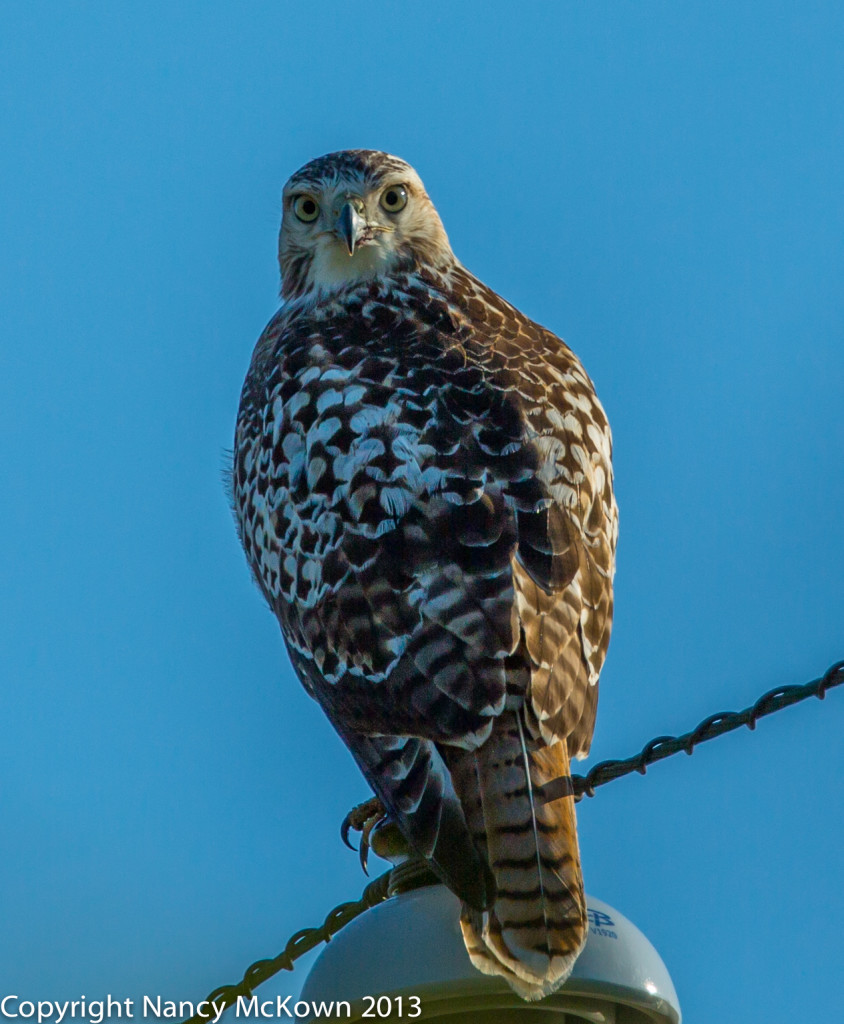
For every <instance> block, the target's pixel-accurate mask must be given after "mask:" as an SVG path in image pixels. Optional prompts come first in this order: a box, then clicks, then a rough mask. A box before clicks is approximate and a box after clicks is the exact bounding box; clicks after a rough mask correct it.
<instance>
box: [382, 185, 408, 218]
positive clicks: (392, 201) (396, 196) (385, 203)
mask: <svg viewBox="0 0 844 1024" xmlns="http://www.w3.org/2000/svg"><path fill="white" fill-rule="evenodd" d="M381 206H382V207H383V208H384V209H385V210H386V211H387V213H398V212H399V210H403V209H404V208H405V206H407V189H406V188H405V187H404V185H390V187H389V188H388V189H385V191H384V195H382V196H381Z"/></svg>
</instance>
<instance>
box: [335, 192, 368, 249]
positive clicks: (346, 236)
mask: <svg viewBox="0 0 844 1024" xmlns="http://www.w3.org/2000/svg"><path fill="white" fill-rule="evenodd" d="M365 227H366V221H365V220H364V219H363V217H361V215H360V213H358V210H357V207H356V206H355V204H354V203H352V202H348V203H344V204H343V209H342V210H341V211H340V215H339V216H338V218H337V223H336V224H335V226H334V232H335V234H336V235H337V236H338V238H341V239H342V240H343V242H344V244H345V246H346V248H347V249H348V250H349V255H350V256H354V254H355V246H356V245H357V242H358V239H359V238H360V236H361V234H362V233H363V229H364V228H365Z"/></svg>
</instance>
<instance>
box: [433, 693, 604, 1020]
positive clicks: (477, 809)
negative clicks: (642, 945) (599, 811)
mask: <svg viewBox="0 0 844 1024" xmlns="http://www.w3.org/2000/svg"><path fill="white" fill-rule="evenodd" d="M448 760H449V767H450V770H451V775H452V780H453V782H454V786H455V789H456V791H457V794H458V796H459V798H460V801H461V803H462V805H463V811H464V813H465V815H466V819H467V822H468V824H469V828H470V830H471V832H472V836H473V839H474V840H475V842H476V843H477V845H478V847H479V848H480V849H481V850H482V852H483V853H484V855H485V857H486V860H487V862H488V863H489V865H490V867H491V868H492V872H493V875H494V876H495V883H496V886H497V896H496V900H495V904H494V905H493V907H492V908H491V910H489V911H487V912H479V911H477V910H473V909H472V908H471V907H469V906H468V905H466V904H464V908H463V914H462V916H461V922H460V923H461V928H462V930H463V939H464V941H465V943H466V948H467V950H468V952H469V956H470V958H471V960H472V963H473V964H474V965H475V967H477V968H478V970H480V971H482V972H483V973H484V974H497V975H501V976H502V977H504V978H505V979H506V980H507V982H508V983H509V985H510V986H511V987H512V988H513V989H514V990H515V991H516V992H517V993H518V994H519V995H520V996H522V997H523V998H524V999H529V1000H533V999H541V998H542V997H543V996H545V995H548V994H549V993H551V992H553V991H555V990H556V989H557V988H559V987H560V985H562V984H563V982H564V981H565V980H566V978H568V976H569V974H570V973H571V970H572V968H573V966H574V962H575V960H576V959H577V957H578V955H579V953H580V951H581V949H582V948H583V945H584V942H585V941H586V930H587V921H586V900H585V897H584V894H583V878H582V875H581V870H580V854H579V851H578V846H577V826H576V821H575V814H574V798H573V797H563V798H561V799H559V800H554V801H552V802H550V803H545V802H544V801H543V800H542V799H541V795H540V794H541V787H542V786H544V785H545V784H546V783H547V782H550V781H551V780H552V779H556V778H559V777H560V776H567V775H568V774H569V757H568V752H567V750H566V745H565V743H564V742H563V743H556V744H554V746H552V747H548V746H546V745H545V744H544V743H542V741H538V742H537V741H536V740H534V739H533V738H532V737H531V736H530V735H528V733H527V730H526V728H525V726H524V724H523V722H522V716H521V713H519V712H514V713H512V714H509V713H505V714H504V715H502V716H501V718H500V719H499V720H498V721H497V722H496V724H495V727H494V729H493V732H492V735H491V736H490V738H489V739H488V740H487V741H486V743H484V744H483V746H482V747H481V748H480V749H479V750H476V751H456V750H454V749H453V748H452V750H451V751H449V755H448Z"/></svg>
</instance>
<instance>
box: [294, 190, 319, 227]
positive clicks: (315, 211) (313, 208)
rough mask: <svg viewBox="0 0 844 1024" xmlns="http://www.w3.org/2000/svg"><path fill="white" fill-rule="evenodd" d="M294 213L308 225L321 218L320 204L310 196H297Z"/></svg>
mask: <svg viewBox="0 0 844 1024" xmlns="http://www.w3.org/2000/svg"><path fill="white" fill-rule="evenodd" d="M293 212H294V213H295V214H296V216H297V217H298V218H299V220H303V221H304V222H305V223H306V224H309V223H310V222H311V221H312V220H316V219H317V217H318V216H319V203H318V202H317V201H316V200H315V199H311V197H310V196H296V198H295V199H294V200H293Z"/></svg>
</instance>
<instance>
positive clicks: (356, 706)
mask: <svg viewBox="0 0 844 1024" xmlns="http://www.w3.org/2000/svg"><path fill="white" fill-rule="evenodd" d="M279 263H280V267H281V282H282V283H281V295H282V299H283V300H284V301H283V306H282V308H281V310H280V312H278V313H277V314H276V316H275V317H273V319H272V320H271V321H270V323H269V325H268V326H267V328H266V330H265V331H264V333H263V334H262V336H261V338H260V339H259V341H258V344H257V346H256V348H255V351H254V354H253V357H252V362H251V365H250V368H249V372H248V374H247V377H246V381H245V384H244V386H243V392H242V396H241V402H240V411H239V414H238V420H237V432H236V439H235V450H234V462H233V481H232V482H233V495H234V504H235V512H236V519H237V523H238V529H239V533H240V539H241V541H242V544H243V547H244V550H245V552H246V557H247V559H248V561H249V564H250V566H251V568H252V571H253V573H254V576H255V579H256V581H257V583H258V586H259V587H260V589H261V591H262V592H263V595H264V597H265V598H266V600H267V602H268V604H269V606H270V608H271V609H272V611H273V612H274V613H275V615H276V617H277V618H278V621H279V624H280V626H281V630H282V633H283V636H284V640H285V643H286V645H287V649H288V651H289V654H290V659H291V661H292V663H293V667H294V668H295V670H296V673H297V675H298V676H299V678H300V680H301V681H302V683H303V684H304V686H305V689H306V690H307V692H308V693H309V694H310V695H311V696H312V697H314V698H315V699H316V700H317V701H318V702H319V703H320V705H321V706H322V708H323V710H324V711H325V713H326V715H327V716H328V718H329V720H330V722H331V724H332V725H333V726H334V728H335V729H336V731H337V732H338V733H339V735H340V737H341V738H342V739H343V741H344V742H345V743H346V745H347V746H348V748H349V750H350V751H351V753H352V755H353V757H354V759H355V760H356V762H357V764H358V765H359V766H360V768H361V770H362V772H363V774H364V775H365V776H366V778H367V780H368V781H369V783H370V785H371V786H372V789H373V790H374V792H375V793H376V795H377V796H378V797H379V798H380V800H381V802H382V803H383V805H384V807H385V808H386V809H387V811H388V812H389V814H390V815H391V816H392V817H393V818H394V819H395V820H396V822H397V823H398V825H399V827H400V828H401V830H402V831H403V833H404V835H405V837H406V839H407V841H408V842H409V844H410V845H411V846H412V847H413V848H414V849H415V850H416V851H417V852H418V853H419V854H420V855H422V856H423V857H425V858H427V859H428V861H429V862H430V864H431V866H432V867H433V869H434V870H435V871H436V872H437V874H438V875H439V877H440V878H441V879H442V880H443V882H444V883H445V884H446V885H447V886H448V887H449V888H450V889H451V890H452V891H453V892H454V893H456V894H457V896H459V897H460V898H461V900H462V901H463V910H462V913H461V927H462V932H463V937H464V939H465V943H466V948H467V950H468V952H469V956H470V957H471V960H472V962H473V963H474V964H475V966H476V967H477V968H478V969H479V970H481V971H483V972H484V973H487V974H496V975H501V976H503V977H504V978H505V979H506V980H507V982H508V983H509V984H510V985H511V987H512V988H513V989H514V990H515V991H516V992H517V993H518V994H519V995H521V996H522V997H523V998H525V999H539V998H541V997H542V996H543V995H546V994H548V993H550V992H553V991H554V990H555V989H556V988H558V987H559V986H560V985H561V984H562V983H563V982H564V981H565V979H566V978H567V977H568V975H569V973H570V972H571V969H572V966H573V964H574V961H575V960H576V958H577V956H578V954H579V952H580V950H581V949H582V947H583V944H584V942H585V938H586V931H587V920H586V904H585V899H584V894H583V882H582V875H581V868H580V857H579V852H578V845H577V832H576V824H575V813H574V800H573V798H572V797H571V796H564V797H562V798H559V799H550V800H546V799H543V787H544V786H545V785H546V784H547V783H548V782H550V781H551V780H553V779H557V778H560V777H566V776H568V775H569V759H570V758H572V757H583V756H585V755H586V753H587V752H588V750H589V744H590V742H591V737H592V731H593V727H594V720H595V708H596V703H597V696H598V673H599V672H600V670H601V666H602V664H603V661H604V656H605V654H606V650H607V645H608V642H609V637H610V625H611V619H612V579H613V573H614V562H615V544H616V536H617V522H618V517H617V511H616V505H615V501H614V498H613V491H612V466H611V437H610V429H609V426H608V423H607V419H606V416H605V414H604V411H603V409H602V407H601V404H600V403H599V401H598V399H597V397H596V395H595V391H594V388H593V386H592V383H591V381H590V379H589V377H588V376H587V375H586V372H585V371H584V370H583V368H582V366H581V364H580V362H579V361H578V360H577V358H576V356H575V355H574V354H573V353H572V352H571V350H570V349H569V348H568V347H567V346H566V345H565V344H564V343H563V342H562V341H561V340H560V339H559V338H557V337H556V336H555V335H553V334H552V333H551V332H550V331H548V330H546V329H545V328H543V327H540V326H539V325H538V324H535V323H534V322H533V321H531V320H529V319H528V318H527V317H526V316H524V315H523V314H522V313H520V312H519V311H518V310H517V309H515V308H514V307H513V306H511V305H510V304H509V303H507V302H505V301H504V299H502V298H501V297H500V296H499V295H497V294H496V293H495V292H494V291H492V290H491V289H490V288H488V287H487V286H486V285H484V284H482V283H481V282H480V281H479V280H478V279H477V278H476V277H474V276H473V275H472V274H471V273H470V272H469V271H468V270H466V268H465V267H463V265H462V264H461V263H460V262H459V261H458V260H457V259H456V257H455V256H454V254H453V253H452V250H451V246H450V245H449V242H448V238H447V236H446V233H445V230H444V228H443V225H442V222H441V221H440V218H439V216H438V214H437V212H436V210H435V209H434V206H433V204H432V202H431V200H430V199H429V198H428V195H427V194H426V192H425V188H424V186H423V184H422V182H421V180H420V179H419V176H418V175H417V174H416V172H415V171H414V170H413V168H412V167H410V166H409V165H408V164H407V163H405V162H404V161H403V160H400V159H398V158H397V157H394V156H390V155H388V154H386V153H381V152H375V151H370V150H348V151H342V152H338V153H332V154H329V155H328V156H324V157H321V158H320V159H317V160H314V161H312V162H311V163H309V164H306V165H305V166H304V167H303V168H302V169H301V170H299V171H297V172H296V173H295V174H294V175H293V176H292V177H291V178H290V180H289V181H288V182H287V184H286V185H285V188H284V195H283V217H282V223H281V233H280V241H279Z"/></svg>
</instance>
